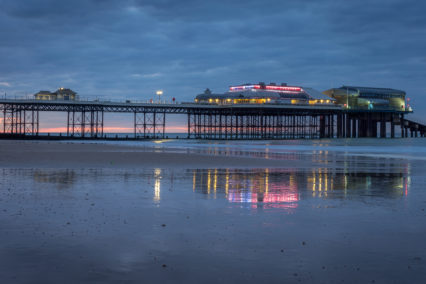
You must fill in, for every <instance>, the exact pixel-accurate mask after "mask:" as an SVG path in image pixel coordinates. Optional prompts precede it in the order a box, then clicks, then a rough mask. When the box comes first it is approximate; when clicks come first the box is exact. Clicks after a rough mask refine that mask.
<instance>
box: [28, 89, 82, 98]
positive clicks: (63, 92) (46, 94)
mask: <svg viewBox="0 0 426 284" xmlns="http://www.w3.org/2000/svg"><path fill="white" fill-rule="evenodd" d="M34 98H35V99H36V100H48V101H56V100H64V101H77V100H78V99H79V98H78V95H77V93H76V92H74V91H73V90H71V89H65V88H59V89H58V90H56V91H55V92H53V93H51V92H50V91H40V92H38V93H37V94H35V95H34Z"/></svg>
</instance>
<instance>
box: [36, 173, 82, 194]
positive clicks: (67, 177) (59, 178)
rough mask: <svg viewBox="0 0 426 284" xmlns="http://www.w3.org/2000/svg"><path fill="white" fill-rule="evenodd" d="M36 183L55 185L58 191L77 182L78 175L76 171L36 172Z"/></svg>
mask: <svg viewBox="0 0 426 284" xmlns="http://www.w3.org/2000/svg"><path fill="white" fill-rule="evenodd" d="M33 175H34V181H35V182H37V183H47V184H54V185H55V186H56V188H58V189H65V188H69V187H71V186H72V185H73V183H74V182H75V180H76V177H77V174H76V173H75V171H74V170H70V169H64V170H55V171H52V170H35V171H34V173H33Z"/></svg>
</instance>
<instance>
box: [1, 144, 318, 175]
mask: <svg viewBox="0 0 426 284" xmlns="http://www.w3.org/2000/svg"><path fill="white" fill-rule="evenodd" d="M169 150H172V151H167V150H166V151H165V150H164V149H157V148H155V147H152V146H145V147H135V146H134V147H131V146H125V145H108V144H97V143H71V142H70V143H66V142H57V141H49V142H46V141H38V142H37V141H30V142H28V141H8V140H6V141H4V140H3V141H1V140H0V167H11V168H14V167H18V168H134V167H137V168H156V167H166V168H171V167H173V168H176V167H177V168H181V167H183V168H206V167H234V168H235V167H238V168H264V167H282V166H285V164H283V162H282V161H278V160H271V159H262V158H252V157H238V156H228V155H209V154H207V153H204V154H197V153H189V152H185V153H176V151H173V149H169ZM292 166H294V167H306V166H310V165H309V164H307V163H303V162H302V161H292Z"/></svg>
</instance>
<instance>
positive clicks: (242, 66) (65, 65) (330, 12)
mask: <svg viewBox="0 0 426 284" xmlns="http://www.w3.org/2000/svg"><path fill="white" fill-rule="evenodd" d="M425 15H426V2H425V1H419V0H416V1H411V0H382V1H372V0H369V1H364V0H357V1H332V0H325V1H319V0H315V1H309V0H307V1H305V0H294V1H281V0H269V1H266V0H265V1H260V0H256V1H252V0H236V1H233V0H214V1H207V0H205V1H195V0H188V1H186V0H180V1H171V0H149V1H144V0H141V1H138V0H122V1H108V0H105V1H103V0H91V1H90V0H72V1H70V0H68V1H59V0H35V1H24V0H20V1H17V0H0V94H4V92H6V93H7V94H8V96H9V95H10V96H15V95H16V96H21V95H25V94H34V93H36V92H37V91H39V90H52V91H53V90H56V89H57V88H58V87H60V86H63V87H68V88H71V89H73V90H75V91H76V92H78V93H79V94H80V96H82V97H89V98H93V97H97V96H98V97H100V98H109V99H117V100H119V99H120V100H121V99H138V100H146V99H150V98H152V97H154V96H155V95H154V93H155V90H157V89H163V90H164V96H165V98H171V97H176V98H177V99H178V100H179V101H189V100H192V99H193V97H194V96H195V95H196V94H198V93H201V92H202V91H204V89H205V88H207V87H208V88H210V89H212V90H213V91H215V92H224V91H226V89H227V88H228V86H229V85H233V84H240V83H246V82H259V81H263V82H267V83H268V82H277V83H280V82H287V83H289V84H291V85H302V86H309V87H313V88H316V89H318V90H320V91H323V90H325V89H328V88H331V87H339V86H341V85H343V84H348V85H361V86H376V87H390V88H397V89H402V90H405V91H406V92H407V94H408V96H409V97H410V98H411V102H412V105H413V107H414V108H415V110H416V109H417V110H421V111H423V112H425V111H426V99H425V94H426V83H425V81H426V16H425Z"/></svg>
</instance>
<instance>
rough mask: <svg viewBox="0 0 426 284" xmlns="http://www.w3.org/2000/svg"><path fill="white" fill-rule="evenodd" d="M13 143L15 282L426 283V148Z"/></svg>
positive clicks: (5, 232) (373, 142) (8, 264)
mask: <svg viewBox="0 0 426 284" xmlns="http://www.w3.org/2000/svg"><path fill="white" fill-rule="evenodd" d="M401 141H402V140H398V139H395V140H391V139H385V140H379V139H355V140H351V139H348V140H342V139H336V140H335V141H330V140H316V141H295V140H294V141H228V142H224V141H196V140H183V139H182V140H181V141H179V140H174V141H173V140H156V141H145V142H143V141H134V142H129V143H125V142H101V141H98V142H96V141H95V142H91V141H12V140H9V141H0V186H1V192H0V206H1V210H0V223H1V224H2V226H1V229H0V277H1V279H2V281H4V282H5V283H141V282H143V283H154V282H155V283H157V282H161V283H200V282H204V283H218V282H221V283H239V282H247V283H259V282H262V283H265V282H266V283H424V282H425V281H426V276H425V275H426V274H425V272H426V246H424V238H425V237H426V227H425V226H424V225H423V224H424V223H425V221H426V212H425V209H426V191H425V188H426V187H425V185H426V177H425V175H424V172H425V169H426V161H425V157H426V156H425V153H426V145H425V143H424V142H423V140H422V139H406V140H403V141H404V143H401Z"/></svg>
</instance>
